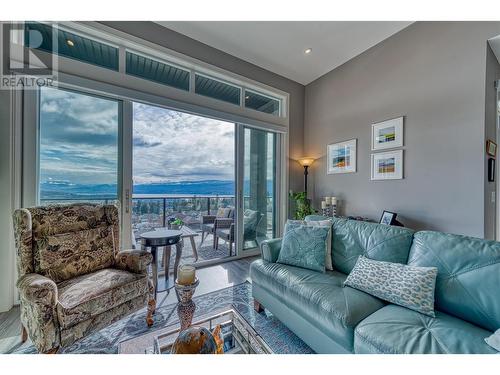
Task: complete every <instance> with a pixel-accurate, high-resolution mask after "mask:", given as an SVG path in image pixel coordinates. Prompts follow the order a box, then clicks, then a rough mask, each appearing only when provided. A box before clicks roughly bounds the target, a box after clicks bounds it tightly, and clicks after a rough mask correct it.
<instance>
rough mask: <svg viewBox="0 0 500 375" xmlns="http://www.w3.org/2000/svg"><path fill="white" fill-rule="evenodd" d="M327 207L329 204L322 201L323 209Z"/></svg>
mask: <svg viewBox="0 0 500 375" xmlns="http://www.w3.org/2000/svg"><path fill="white" fill-rule="evenodd" d="M326 207H327V204H326V202H325V201H321V208H322V209H324V208H326Z"/></svg>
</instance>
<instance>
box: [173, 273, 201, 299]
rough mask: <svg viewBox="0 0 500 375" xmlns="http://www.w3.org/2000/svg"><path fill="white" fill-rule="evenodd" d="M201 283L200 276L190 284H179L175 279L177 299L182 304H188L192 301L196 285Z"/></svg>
mask: <svg viewBox="0 0 500 375" xmlns="http://www.w3.org/2000/svg"><path fill="white" fill-rule="evenodd" d="M199 283H200V280H198V278H196V279H195V280H194V283H192V284H190V285H183V284H179V283H178V282H177V280H175V292H176V294H177V300H178V301H179V303H180V304H181V305H182V304H184V305H185V304H188V303H189V302H190V301H191V299H192V298H193V294H194V292H195V290H196V287H197V286H198V284H199Z"/></svg>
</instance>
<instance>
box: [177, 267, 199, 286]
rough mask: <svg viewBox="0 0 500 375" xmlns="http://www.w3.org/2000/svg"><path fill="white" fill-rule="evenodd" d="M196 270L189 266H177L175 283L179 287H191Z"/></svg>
mask: <svg viewBox="0 0 500 375" xmlns="http://www.w3.org/2000/svg"><path fill="white" fill-rule="evenodd" d="M195 275H196V268H194V267H193V266H191V265H189V264H183V265H181V266H179V269H178V272H177V283H178V284H181V285H191V284H193V283H194V280H195Z"/></svg>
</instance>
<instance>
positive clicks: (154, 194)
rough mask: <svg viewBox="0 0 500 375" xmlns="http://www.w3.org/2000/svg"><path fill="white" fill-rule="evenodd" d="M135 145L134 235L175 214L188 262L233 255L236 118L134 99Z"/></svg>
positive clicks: (161, 225) (166, 224)
mask: <svg viewBox="0 0 500 375" xmlns="http://www.w3.org/2000/svg"><path fill="white" fill-rule="evenodd" d="M132 148H133V163H132V165H133V174H132V176H133V195H132V197H133V199H132V203H133V205H132V232H133V233H132V234H133V236H134V237H135V238H137V237H138V236H139V235H140V234H141V233H143V232H146V231H150V230H153V229H156V228H162V227H168V224H169V222H171V221H173V220H176V221H177V223H179V224H180V226H181V230H182V231H183V233H185V234H186V235H189V237H186V238H185V239H184V250H183V255H182V260H183V261H184V262H189V263H194V262H203V261H212V260H216V259H221V258H226V257H229V256H232V255H233V256H234V254H235V253H236V252H235V251H234V249H235V246H234V237H233V238H231V236H230V235H231V227H232V228H233V229H232V230H233V233H234V226H235V217H236V210H235V184H236V182H235V124H234V123H230V122H226V121H220V120H215V119H210V118H207V117H203V116H197V115H193V114H188V113H184V112H179V111H175V110H172V109H166V108H161V107H158V106H152V105H149V104H143V103H133V142H132ZM219 219H220V220H219ZM222 219H223V220H222ZM174 225H177V224H174ZM214 231H218V232H217V233H214ZM226 232H227V233H226ZM226 234H229V237H228V236H226ZM216 237H217V238H216ZM216 239H217V240H216Z"/></svg>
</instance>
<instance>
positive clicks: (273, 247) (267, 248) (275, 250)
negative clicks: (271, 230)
mask: <svg viewBox="0 0 500 375" xmlns="http://www.w3.org/2000/svg"><path fill="white" fill-rule="evenodd" d="M280 250H281V238H273V239H271V240H265V241H262V242H261V244H260V253H261V255H262V259H264V260H265V261H267V262H271V263H276V261H277V260H278V255H279V253H280Z"/></svg>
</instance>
